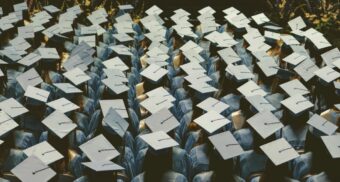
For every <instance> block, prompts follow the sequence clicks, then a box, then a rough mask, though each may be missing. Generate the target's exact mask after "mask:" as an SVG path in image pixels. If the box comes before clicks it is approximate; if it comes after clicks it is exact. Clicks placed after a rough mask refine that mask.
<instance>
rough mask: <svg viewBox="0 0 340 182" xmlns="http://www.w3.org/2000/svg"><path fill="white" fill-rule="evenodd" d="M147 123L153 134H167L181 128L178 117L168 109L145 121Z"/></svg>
mask: <svg viewBox="0 0 340 182" xmlns="http://www.w3.org/2000/svg"><path fill="white" fill-rule="evenodd" d="M145 123H146V125H147V126H148V127H149V128H150V129H151V131H152V132H157V131H164V132H166V133H167V132H169V131H171V130H173V129H174V128H176V127H177V126H179V122H178V121H177V119H176V117H175V116H174V115H173V114H172V113H171V112H170V111H169V110H168V109H166V108H163V109H161V110H159V111H158V112H155V113H153V114H152V115H151V116H149V117H148V118H146V119H145Z"/></svg>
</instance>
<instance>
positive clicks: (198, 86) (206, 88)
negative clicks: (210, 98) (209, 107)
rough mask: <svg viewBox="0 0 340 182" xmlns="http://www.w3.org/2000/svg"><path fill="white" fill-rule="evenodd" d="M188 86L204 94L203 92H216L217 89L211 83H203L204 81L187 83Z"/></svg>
mask: <svg viewBox="0 0 340 182" xmlns="http://www.w3.org/2000/svg"><path fill="white" fill-rule="evenodd" d="M189 87H191V88H192V89H194V90H196V91H198V92H200V93H202V94H204V93H210V92H216V91H217V89H216V88H215V87H213V86H211V85H209V84H208V83H204V82H197V83H193V84H191V85H189Z"/></svg>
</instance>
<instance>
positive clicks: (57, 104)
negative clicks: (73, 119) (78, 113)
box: [47, 98, 79, 113]
mask: <svg viewBox="0 0 340 182" xmlns="http://www.w3.org/2000/svg"><path fill="white" fill-rule="evenodd" d="M47 105H48V106H50V107H52V108H53V109H55V110H57V111H60V112H62V113H66V112H69V111H73V110H76V109H79V106H77V105H76V104H74V103H72V102H71V101H69V100H67V99H65V98H60V99H57V100H54V101H52V102H49V103H47Z"/></svg>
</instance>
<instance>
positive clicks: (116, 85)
mask: <svg viewBox="0 0 340 182" xmlns="http://www.w3.org/2000/svg"><path fill="white" fill-rule="evenodd" d="M102 82H103V83H104V84H105V85H106V86H107V87H109V88H110V89H111V90H112V91H113V92H114V93H115V94H121V93H123V92H126V91H128V90H129V87H128V86H127V85H126V83H123V82H121V81H119V80H116V79H115V78H107V79H104V80H102Z"/></svg>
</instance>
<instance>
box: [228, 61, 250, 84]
mask: <svg viewBox="0 0 340 182" xmlns="http://www.w3.org/2000/svg"><path fill="white" fill-rule="evenodd" d="M226 71H227V72H228V73H230V74H231V75H233V76H234V77H235V78H236V79H237V80H239V81H242V80H248V79H251V78H254V74H253V72H252V71H250V70H249V68H248V67H247V66H246V65H243V64H241V65H236V66H234V65H232V64H229V65H228V66H227V67H226Z"/></svg>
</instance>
